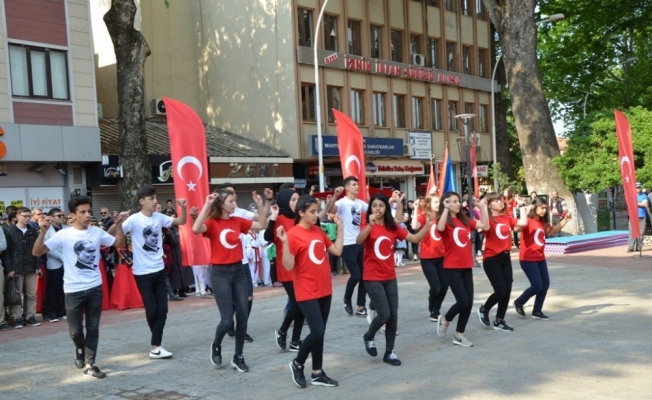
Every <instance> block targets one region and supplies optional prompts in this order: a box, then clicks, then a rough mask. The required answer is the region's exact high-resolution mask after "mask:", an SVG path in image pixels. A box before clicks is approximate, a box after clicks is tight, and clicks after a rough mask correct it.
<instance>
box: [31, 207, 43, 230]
mask: <svg viewBox="0 0 652 400" xmlns="http://www.w3.org/2000/svg"><path fill="white" fill-rule="evenodd" d="M41 215H43V209H42V208H41V207H32V218H31V220H30V221H29V226H31V227H32V228H34V229H35V230H37V231H38V229H39V227H38V220H39V218H41Z"/></svg>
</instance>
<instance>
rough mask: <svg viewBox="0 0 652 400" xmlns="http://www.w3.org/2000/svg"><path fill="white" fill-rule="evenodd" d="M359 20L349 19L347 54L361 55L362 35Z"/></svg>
mask: <svg viewBox="0 0 652 400" xmlns="http://www.w3.org/2000/svg"><path fill="white" fill-rule="evenodd" d="M360 33H361V32H360V21H351V20H349V54H355V55H356V56H361V55H362V37H361V35H360Z"/></svg>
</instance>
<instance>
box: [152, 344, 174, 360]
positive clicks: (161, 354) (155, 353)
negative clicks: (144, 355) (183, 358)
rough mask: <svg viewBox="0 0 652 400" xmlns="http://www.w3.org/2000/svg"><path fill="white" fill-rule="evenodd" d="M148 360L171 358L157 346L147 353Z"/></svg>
mask: <svg viewBox="0 0 652 400" xmlns="http://www.w3.org/2000/svg"><path fill="white" fill-rule="evenodd" d="M149 358H156V359H159V358H172V353H170V352H169V351H167V350H165V349H164V348H163V347H161V346H158V347H157V348H156V349H154V350H151V351H150V352H149Z"/></svg>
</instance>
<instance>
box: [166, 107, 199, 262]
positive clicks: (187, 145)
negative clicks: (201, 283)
mask: <svg viewBox="0 0 652 400" xmlns="http://www.w3.org/2000/svg"><path fill="white" fill-rule="evenodd" d="M163 101H164V103H165V113H166V115H167V120H168V132H169V135H170V155H171V156H172V168H173V175H174V196H175V197H176V198H177V199H186V201H187V203H188V210H190V208H191V207H197V208H199V209H201V208H202V207H203V206H204V202H206V196H208V194H209V188H208V165H206V164H207V163H206V160H207V157H206V131H205V129H204V124H203V123H202V122H201V119H199V116H197V113H195V112H194V111H193V109H192V108H190V107H188V106H187V105H185V104H183V103H181V102H180V101H177V100H173V99H169V98H167V97H164V98H163ZM192 223H193V219H192V218H190V217H188V222H186V224H185V225H182V226H180V227H179V235H180V237H181V254H182V263H183V265H185V266H192V265H208V264H210V261H209V260H210V245H209V242H208V239H206V238H204V237H203V236H202V235H195V234H194V233H193V232H192Z"/></svg>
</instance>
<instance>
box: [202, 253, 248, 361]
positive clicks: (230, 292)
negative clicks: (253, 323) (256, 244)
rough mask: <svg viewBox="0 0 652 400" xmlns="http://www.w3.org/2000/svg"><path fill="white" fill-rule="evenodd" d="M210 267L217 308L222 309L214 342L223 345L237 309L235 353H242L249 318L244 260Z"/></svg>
mask: <svg viewBox="0 0 652 400" xmlns="http://www.w3.org/2000/svg"><path fill="white" fill-rule="evenodd" d="M210 268H211V283H212V284H213V295H214V296H215V303H216V304H217V308H218V309H219V310H220V318H221V320H220V323H219V324H217V328H216V329H215V340H214V342H213V344H215V345H218V346H221V345H222V339H224V335H226V331H227V330H229V328H230V327H231V325H232V324H233V312H234V310H235V321H236V327H235V354H242V348H243V347H244V339H245V334H246V333H247V319H248V312H247V308H248V305H247V304H248V300H247V290H248V288H247V278H246V276H245V271H244V269H243V268H242V262H240V261H238V262H236V263H233V264H227V265H211V267H210Z"/></svg>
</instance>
